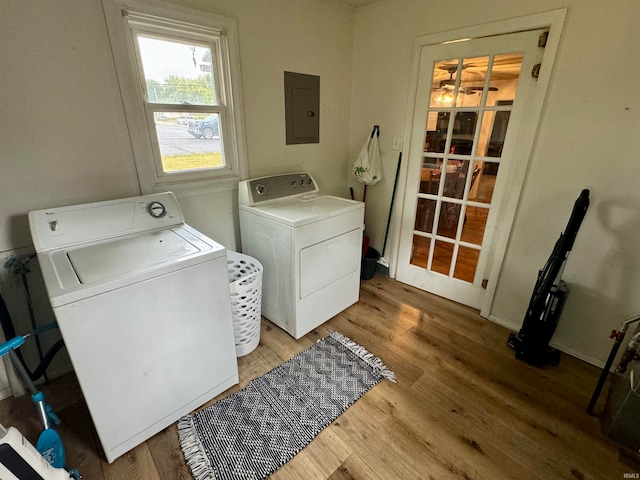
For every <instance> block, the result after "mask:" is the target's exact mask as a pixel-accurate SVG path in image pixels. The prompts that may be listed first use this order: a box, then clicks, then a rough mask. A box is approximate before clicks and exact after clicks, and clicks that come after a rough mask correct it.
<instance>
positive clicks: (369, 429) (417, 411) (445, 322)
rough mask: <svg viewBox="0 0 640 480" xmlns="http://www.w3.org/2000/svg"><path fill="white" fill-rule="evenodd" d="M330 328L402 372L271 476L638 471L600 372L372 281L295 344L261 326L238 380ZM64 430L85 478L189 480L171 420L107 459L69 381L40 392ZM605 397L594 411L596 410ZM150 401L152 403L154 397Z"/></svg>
mask: <svg viewBox="0 0 640 480" xmlns="http://www.w3.org/2000/svg"><path fill="white" fill-rule="evenodd" d="M328 329H334V330H338V331H340V332H341V333H343V334H345V335H347V336H349V337H351V338H352V339H353V340H354V341H356V342H358V343H360V344H362V345H364V346H365V347H366V348H368V349H369V350H370V351H371V352H373V353H374V354H375V355H378V356H380V357H381V358H382V359H383V361H384V362H385V363H386V364H387V366H388V367H389V368H391V369H392V370H393V371H394V372H395V373H396V374H397V377H398V383H397V384H396V383H392V382H390V381H388V380H384V381H383V382H381V383H380V384H378V385H376V386H375V387H373V388H372V389H371V390H370V391H369V392H368V393H366V394H365V395H364V396H363V397H362V398H361V399H360V400H358V401H357V402H356V403H355V404H354V405H353V406H352V407H351V408H349V409H348V410H347V411H346V412H345V413H344V414H343V415H341V416H340V417H339V418H338V419H337V420H336V421H335V422H333V423H332V424H331V425H330V426H329V427H327V428H326V429H325V430H324V431H322V432H321V433H320V434H319V435H318V436H317V437H316V438H315V439H314V440H313V441H312V442H311V444H309V445H308V446H307V447H306V448H305V449H304V450H302V451H301V452H300V453H299V454H298V455H297V456H296V457H295V458H294V459H293V460H291V461H290V462H289V463H287V464H286V465H284V466H283V467H282V468H281V469H280V470H278V471H277V472H276V473H275V474H274V475H273V476H272V478H273V479H275V480H292V479H304V480H308V479H331V480H364V479H366V480H382V479H390V480H391V479H393V480H397V479H438V480H440V479H467V480H468V479H486V480H499V479H520V480H522V479H540V480H553V479H571V480H575V479H579V480H582V479H622V478H624V474H625V473H635V472H638V471H640V469H639V468H634V467H632V466H629V465H625V464H623V463H620V461H619V460H618V447H617V446H616V445H615V444H614V443H613V442H612V441H610V440H609V439H608V438H607V437H604V436H603V435H601V434H600V431H599V421H598V419H597V418H596V417H591V416H589V415H587V414H586V413H585V408H586V405H587V404H588V401H589V398H590V395H591V392H592V390H593V387H594V386H595V383H596V381H597V378H598V375H599V370H598V369H597V368H595V367H592V366H590V365H587V364H585V363H584V362H581V361H579V360H577V359H575V358H572V357H569V356H567V355H563V356H562V358H561V360H560V364H559V365H558V366H555V367H547V368H545V369H538V368H536V367H531V366H529V365H527V364H525V363H523V362H521V361H519V360H516V359H515V358H514V353H513V351H512V350H511V349H510V348H509V347H507V345H506V339H507V336H508V333H509V331H508V330H507V329H505V328H503V327H501V326H498V325H496V324H493V323H491V322H488V321H486V320H484V319H483V318H481V317H480V316H479V315H478V312H477V311H475V310H472V309H470V308H467V307H463V306H461V305H458V304H455V303H452V302H449V301H446V300H443V299H441V298H438V297H435V296H432V295H429V294H427V293H424V292H422V291H419V290H416V289H414V288H411V287H408V286H406V285H403V284H401V283H398V282H396V281H394V280H391V279H389V278H386V277H382V276H380V275H377V276H375V277H374V278H373V279H372V280H369V281H365V282H363V283H362V288H361V295H360V301H359V302H358V303H357V304H356V305H354V306H352V307H351V308H349V309H347V310H346V311H344V312H343V313H341V314H339V315H338V316H336V317H335V318H333V319H331V320H330V321H329V322H327V323H325V324H324V325H322V326H321V327H319V328H317V329H316V330H314V331H313V332H311V333H309V334H308V335H306V336H305V337H304V338H302V339H300V340H298V341H296V340H294V339H293V338H292V337H290V336H289V335H288V334H286V333H285V332H284V331H282V330H280V329H279V328H277V327H275V326H274V325H273V324H271V323H270V322H268V321H266V320H265V321H263V324H262V332H261V340H260V345H259V347H258V348H257V349H256V350H254V351H253V352H252V353H251V354H249V355H247V356H245V357H242V358H240V359H239V370H240V384H239V385H238V386H236V387H234V388H233V389H231V390H229V391H228V392H225V393H224V394H223V396H224V395H227V394H228V393H230V392H233V391H236V390H238V389H240V388H241V387H243V386H244V385H246V384H247V383H248V382H249V381H250V380H252V379H253V378H255V377H257V376H260V375H262V374H264V373H266V372H268V371H269V370H270V369H272V368H273V367H275V366H277V365H279V364H280V363H282V362H284V361H285V360H288V359H289V358H291V357H292V356H293V355H295V354H296V353H298V352H299V351H301V350H303V349H304V348H307V347H309V346H310V345H312V344H313V343H314V342H315V341H316V340H318V339H319V338H321V337H323V336H325V335H326V333H327V330H328ZM43 391H44V392H45V395H47V398H48V400H49V402H50V403H51V404H52V405H53V406H54V408H55V409H56V410H57V412H58V413H59V415H60V417H61V418H62V420H63V424H62V425H61V426H60V427H59V428H58V431H59V432H60V434H61V436H62V438H63V441H64V443H65V446H66V449H67V456H68V463H69V464H70V465H72V466H75V467H76V468H78V469H79V470H80V472H81V473H82V474H83V475H84V478H85V479H86V480H103V479H108V480H125V479H126V480H131V479H145V480H147V479H148V480H156V479H162V480H178V479H180V480H182V479H191V478H192V477H191V475H190V472H189V470H188V468H187V467H186V466H185V463H184V459H183V456H182V452H181V450H180V447H179V445H178V438H177V430H176V426H175V425H172V426H171V427H169V428H167V429H166V430H164V431H163V432H161V433H159V434H157V435H155V436H154V437H153V438H151V439H149V440H148V441H147V442H145V443H143V444H142V445H140V446H139V447H137V448H135V449H134V450H132V451H131V452H129V453H127V454H125V455H124V456H122V457H120V458H119V459H117V460H116V461H115V462H114V463H113V464H108V463H107V462H106V461H105V460H104V457H103V455H102V452H101V451H100V448H99V446H97V441H96V437H95V433H94V431H93V428H92V424H91V420H90V417H89V414H88V412H87V409H86V406H85V404H84V403H83V400H82V396H81V394H80V392H79V388H78V386H77V383H76V381H75V378H74V377H73V375H67V376H65V377H62V378H59V379H55V380H53V381H51V382H50V384H49V385H47V386H45V387H43ZM604 396H605V395H604V394H603V395H602V398H601V399H600V402H599V403H598V405H597V407H596V410H595V411H596V413H598V412H600V411H601V410H602V406H603V403H604ZM150 401H153V400H152V399H150ZM0 422H1V423H2V424H3V425H6V426H16V427H18V428H19V429H20V430H21V431H22V433H23V434H24V435H25V436H27V438H29V439H30V440H32V441H34V442H35V439H36V438H37V436H38V433H39V427H38V422H37V420H36V417H35V410H34V407H33V405H32V404H31V401H30V400H29V399H28V396H26V395H25V396H23V397H21V398H19V399H6V400H3V401H1V402H0Z"/></svg>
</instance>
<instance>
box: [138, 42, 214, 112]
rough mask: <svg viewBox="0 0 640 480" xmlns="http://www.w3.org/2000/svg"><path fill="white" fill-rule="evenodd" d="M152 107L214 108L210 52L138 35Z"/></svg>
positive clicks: (200, 46)
mask: <svg viewBox="0 0 640 480" xmlns="http://www.w3.org/2000/svg"><path fill="white" fill-rule="evenodd" d="M137 39H138V46H139V49H140V56H141V62H142V67H143V70H144V72H143V75H144V80H145V84H146V86H147V96H148V99H147V101H148V102H149V103H173V104H181V103H182V104H191V105H215V104H217V103H219V102H218V99H217V98H216V94H215V92H216V89H215V85H214V80H213V63H212V60H211V59H212V56H211V49H210V48H209V47H207V46H202V45H194V44H193V43H182V42H178V41H168V40H160V39H158V38H153V37H148V36H144V35H138V36H137Z"/></svg>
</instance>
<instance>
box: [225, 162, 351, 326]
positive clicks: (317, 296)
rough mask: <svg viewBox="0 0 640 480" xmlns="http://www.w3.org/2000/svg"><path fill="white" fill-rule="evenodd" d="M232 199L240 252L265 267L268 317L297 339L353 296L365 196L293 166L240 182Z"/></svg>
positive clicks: (264, 298)
mask: <svg viewBox="0 0 640 480" xmlns="http://www.w3.org/2000/svg"><path fill="white" fill-rule="evenodd" d="M238 204H239V210H240V231H241V236H242V251H243V252H244V253H246V254H247V255H250V256H252V257H255V258H257V259H258V260H259V261H260V263H261V264H262V266H263V269H264V270H263V283H262V285H263V292H262V314H263V315H264V316H265V317H266V318H268V319H269V320H271V321H272V322H273V323H275V324H276V325H278V326H279V327H280V328H282V329H284V330H286V331H287V332H288V333H289V334H290V335H291V336H293V337H294V338H296V339H297V338H300V337H302V336H303V335H305V334H307V333H308V332H310V331H311V330H313V329H314V328H316V327H317V326H318V325H321V324H322V323H324V322H326V321H327V320H329V319H330V318H331V317H333V316H335V315H337V314H338V313H340V312H341V311H343V310H344V309H346V308H347V307H349V306H351V305H353V304H354V303H355V302H357V301H358V298H359V294H360V260H361V257H362V232H363V230H364V203H362V202H358V201H355V200H348V199H344V198H339V197H334V196H330V195H325V194H322V193H320V192H319V189H318V186H317V184H316V182H315V180H314V179H313V178H312V177H311V175H309V174H308V173H294V174H284V175H275V176H270V177H262V178H256V179H252V180H245V181H243V182H240V185H239V189H238Z"/></svg>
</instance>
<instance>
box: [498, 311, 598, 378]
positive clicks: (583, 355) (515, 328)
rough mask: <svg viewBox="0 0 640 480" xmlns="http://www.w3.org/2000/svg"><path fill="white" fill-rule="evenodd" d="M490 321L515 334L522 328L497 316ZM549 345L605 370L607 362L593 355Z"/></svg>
mask: <svg viewBox="0 0 640 480" xmlns="http://www.w3.org/2000/svg"><path fill="white" fill-rule="evenodd" d="M488 319H489V320H490V321H492V322H493V323H497V324H498V325H502V326H503V327H506V328H508V329H509V330H512V331H514V332H517V331H519V330H520V327H521V326H522V323H521V322H515V321H513V320H510V319H507V318H502V317H497V316H495V315H489V318H488ZM549 345H551V346H552V347H553V348H557V349H558V350H560V351H561V352H563V353H566V354H567V355H571V356H572V357H576V358H578V359H580V360H583V361H585V362H587V363H589V364H591V365H595V366H596V367H598V368H603V367H604V364H605V362H604V361H603V360H601V359H599V358H595V357H592V356H591V355H587V354H586V353H584V352H581V351H579V350H576V349H575V348H573V347H569V346H567V345H564V344H563V343H559V342H554V341H553V340H552V341H551V342H550V343H549Z"/></svg>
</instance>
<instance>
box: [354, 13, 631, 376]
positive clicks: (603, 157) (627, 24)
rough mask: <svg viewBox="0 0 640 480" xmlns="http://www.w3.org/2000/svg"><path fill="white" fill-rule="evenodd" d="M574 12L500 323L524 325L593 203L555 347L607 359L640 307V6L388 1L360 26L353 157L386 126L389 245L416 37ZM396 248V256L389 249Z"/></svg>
mask: <svg viewBox="0 0 640 480" xmlns="http://www.w3.org/2000/svg"><path fill="white" fill-rule="evenodd" d="M562 7H568V15H567V20H566V23H565V29H564V32H563V36H562V39H561V44H560V48H559V52H558V57H557V60H556V64H555V70H554V73H553V75H552V78H551V83H550V87H549V92H548V96H547V101H546V106H545V110H544V111H543V114H542V117H541V122H540V130H539V135H538V138H537V141H536V143H535V146H534V151H533V157H532V161H531V164H530V169H529V172H528V176H527V180H526V183H525V188H524V192H523V195H522V198H521V201H520V205H519V209H518V218H517V221H516V223H515V226H514V229H513V233H512V236H511V239H510V242H509V247H508V251H507V255H506V259H505V263H504V267H503V269H502V272H501V276H500V279H499V283H498V288H497V293H496V297H495V302H494V305H493V308H492V312H491V314H492V316H493V317H494V318H495V319H496V320H499V321H501V322H503V323H505V324H508V325H511V326H512V327H513V328H519V327H520V325H521V322H522V318H523V317H524V313H525V310H526V307H527V304H528V301H529V298H530V295H531V290H532V288H533V284H534V283H535V279H536V275H537V271H538V270H539V269H540V268H542V266H543V265H544V263H545V261H546V259H547V258H548V256H549V254H550V253H551V249H552V247H553V244H554V243H555V241H556V240H557V238H558V236H559V234H560V232H561V231H562V230H563V229H564V227H565V226H566V223H567V221H568V219H569V215H570V213H571V209H572V207H573V203H574V201H575V199H576V198H577V197H578V195H579V193H580V191H581V190H582V189H583V188H590V189H591V198H592V203H591V207H590V209H589V212H588V213H587V217H586V219H585V221H584V223H583V225H582V228H581V230H580V232H579V234H578V238H577V241H576V243H575V245H574V249H573V252H572V253H571V255H570V258H569V261H568V264H567V268H566V270H565V274H564V279H565V280H566V281H567V283H569V286H570V288H571V294H570V295H569V297H568V300H567V305H566V306H565V309H564V312H563V315H562V317H561V320H560V324H559V326H558V329H557V331H556V335H555V337H554V343H555V344H557V345H558V346H561V347H562V348H563V349H564V350H565V351H568V352H572V353H574V354H576V355H578V356H580V357H582V358H585V359H587V360H589V361H592V362H594V363H600V364H602V363H604V359H606V357H607V355H608V352H609V349H610V348H611V341H610V340H609V333H610V331H611V330H612V329H613V328H616V327H617V326H618V325H619V324H620V323H621V322H622V321H623V320H625V319H627V318H629V317H631V316H634V315H637V314H638V313H640V312H639V310H640V275H639V273H640V249H638V248H637V243H638V238H640V188H638V180H640V175H639V174H638V173H637V172H638V170H637V163H638V154H637V152H638V151H639V149H640V135H638V132H640V115H638V111H639V107H640V105H639V100H638V98H639V97H638V96H637V95H635V93H633V92H635V87H636V85H637V78H638V77H639V76H640V37H638V35H637V25H636V20H637V19H638V18H640V4H639V3H638V2H636V1H634V0H625V1H619V2H616V3H615V5H613V4H611V3H608V2H601V1H599V0H573V1H553V0H545V1H538V2H530V1H524V0H517V1H513V0H491V1H487V2H466V1H464V2H463V1H459V2H444V3H443V2H424V1H420V0H381V1H380V2H378V3H375V4H373V5H370V6H368V7H364V8H361V9H358V10H357V11H356V23H355V36H354V38H355V48H354V74H353V78H354V80H353V100H352V124H351V129H352V130H351V131H352V136H351V157H355V155H356V154H357V150H358V149H359V147H360V146H361V143H362V141H363V140H364V138H363V135H366V133H367V132H368V131H369V130H370V128H371V127H370V126H371V125H373V124H379V125H380V127H381V132H382V134H381V137H380V143H381V149H382V154H383V162H384V168H385V179H384V180H383V181H382V182H380V184H378V185H375V186H373V187H370V188H369V191H368V193H367V214H366V224H367V230H366V232H367V234H368V235H370V236H371V238H372V245H373V246H374V247H376V248H379V247H381V246H382V242H383V239H384V228H385V224H386V214H385V212H387V211H388V206H389V202H390V198H391V189H392V185H393V176H394V173H395V168H396V162H397V152H394V151H393V150H392V149H391V144H392V139H393V136H394V135H401V134H402V133H403V128H404V118H405V112H406V107H407V105H406V98H407V91H406V90H407V87H408V85H409V75H410V69H411V54H412V41H413V39H414V38H415V37H417V36H420V35H425V34H430V33H436V32H441V31H446V30H451V29H455V28H461V27H464V26H471V25H478V24H481V23H487V22H492V21H496V20H500V19H506V18H511V17H516V16H521V15H527V14H532V13H538V12H543V11H548V10H553V9H557V8H562ZM389 250H390V249H389V247H387V252H389Z"/></svg>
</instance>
